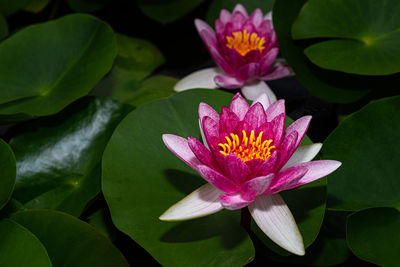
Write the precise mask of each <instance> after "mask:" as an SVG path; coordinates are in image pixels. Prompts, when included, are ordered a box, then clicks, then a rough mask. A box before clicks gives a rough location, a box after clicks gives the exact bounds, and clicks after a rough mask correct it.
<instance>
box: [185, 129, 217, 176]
mask: <svg viewBox="0 0 400 267" xmlns="http://www.w3.org/2000/svg"><path fill="white" fill-rule="evenodd" d="M188 145H189V147H190V149H191V150H192V152H193V154H194V155H195V156H196V158H197V159H198V160H200V161H201V163H202V164H204V165H207V166H209V167H211V168H213V167H214V163H213V157H212V154H211V152H210V150H208V149H207V148H206V147H205V146H204V145H203V144H202V143H201V142H200V141H199V140H197V139H196V138H194V137H191V136H189V137H188Z"/></svg>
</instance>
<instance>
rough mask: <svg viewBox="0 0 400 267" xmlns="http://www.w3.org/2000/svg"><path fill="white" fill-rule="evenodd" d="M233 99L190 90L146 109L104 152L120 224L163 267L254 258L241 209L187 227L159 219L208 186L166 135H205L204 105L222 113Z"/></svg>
mask: <svg viewBox="0 0 400 267" xmlns="http://www.w3.org/2000/svg"><path fill="white" fill-rule="evenodd" d="M232 97H233V95H232V94H228V93H225V92H221V91H216V90H189V91H185V92H183V93H180V94H177V95H174V96H172V97H170V98H167V99H161V100H156V101H154V102H151V103H148V104H145V105H143V106H141V107H139V108H138V109H136V110H135V111H133V112H132V113H130V114H129V115H128V116H127V117H126V118H125V119H124V120H123V121H122V122H121V123H120V125H119V126H118V127H117V129H116V130H115V133H114V134H113V136H112V138H111V140H110V142H109V144H108V145H107V148H106V150H105V152H104V156H103V180H102V189H103V193H104V196H105V198H106V201H107V203H108V205H109V208H110V211H111V216H112V219H113V222H114V223H115V225H116V227H117V228H118V229H120V230H121V231H123V232H124V233H126V234H128V235H129V236H130V237H131V238H133V239H134V240H135V241H136V242H137V243H138V244H139V245H141V246H142V247H143V248H145V249H146V250H147V251H148V252H149V253H150V254H151V255H152V256H153V257H154V258H155V259H156V260H157V261H159V262H160V263H161V264H162V265H164V266H243V265H244V264H246V263H247V262H248V261H249V260H251V259H252V257H253V256H254V248H253V246H252V243H251V240H250V239H249V237H248V236H247V234H246V232H245V231H244V230H243V228H241V227H240V225H239V224H240V218H239V217H240V214H239V213H238V212H232V211H221V212H219V213H217V214H214V215H211V216H207V217H205V218H202V219H197V220H192V221H187V222H181V223H169V222H162V221H160V220H159V219H158V217H159V216H160V215H161V214H162V213H163V212H164V211H165V210H166V209H167V208H169V207H170V206H171V205H172V204H174V203H175V202H177V201H178V200H180V199H181V198H183V197H184V196H186V195H187V194H188V193H190V192H191V191H193V190H195V189H197V188H198V187H199V186H200V185H201V184H203V183H204V181H203V179H202V178H201V177H200V176H198V175H197V174H196V173H195V172H194V171H193V170H192V169H191V168H189V167H188V166H186V165H185V164H184V163H183V162H182V161H180V160H179V159H178V158H177V157H175V156H174V155H173V154H172V153H171V152H170V151H169V150H168V149H167V148H166V147H165V145H164V144H163V142H162V140H161V135H162V134H163V133H173V134H178V135H180V136H184V137H187V136H194V137H197V138H200V132H199V126H198V113H197V109H198V105H199V103H200V102H201V101H203V102H207V103H208V104H210V105H211V106H213V107H214V108H216V109H217V110H218V111H220V110H221V107H222V106H227V105H229V103H230V100H231V98H232Z"/></svg>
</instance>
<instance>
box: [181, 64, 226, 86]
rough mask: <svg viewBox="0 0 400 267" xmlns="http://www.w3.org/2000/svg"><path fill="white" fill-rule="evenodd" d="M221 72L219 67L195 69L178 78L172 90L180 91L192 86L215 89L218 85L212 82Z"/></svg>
mask: <svg viewBox="0 0 400 267" xmlns="http://www.w3.org/2000/svg"><path fill="white" fill-rule="evenodd" d="M221 73H222V71H221V70H220V69H219V68H207V69H203V70H199V71H195V72H193V73H191V74H189V75H188V76H186V77H184V78H183V79H181V80H179V82H177V83H176V84H175V86H174V90H175V91H176V92H181V91H185V90H188V89H193V88H209V89H217V88H218V85H217V84H216V83H215V82H214V77H215V76H217V75H220V74H221Z"/></svg>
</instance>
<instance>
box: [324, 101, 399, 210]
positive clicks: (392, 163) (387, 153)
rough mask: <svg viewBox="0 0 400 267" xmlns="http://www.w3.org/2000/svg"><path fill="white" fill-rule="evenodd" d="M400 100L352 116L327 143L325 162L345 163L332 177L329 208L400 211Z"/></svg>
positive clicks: (329, 186)
mask: <svg viewBox="0 0 400 267" xmlns="http://www.w3.org/2000/svg"><path fill="white" fill-rule="evenodd" d="M399 106H400V97H392V98H386V99H382V100H378V101H374V102H372V103H370V104H368V105H367V106H365V107H364V108H363V109H361V110H360V111H358V112H356V113H353V114H352V115H350V116H348V117H347V118H346V119H344V120H343V122H342V123H341V124H340V125H339V126H338V127H337V128H336V129H335V130H334V131H333V132H332V133H331V135H330V136H329V137H328V138H327V139H326V141H325V142H324V146H323V147H322V155H323V158H325V159H335V160H339V161H341V162H342V163H343V164H342V166H341V167H340V168H339V169H338V170H337V171H335V172H334V173H333V174H331V175H330V176H329V179H328V194H329V195H328V196H329V198H328V207H330V208H333V209H344V210H359V209H364V208H368V207H378V206H393V207H400V180H399V172H400V165H399V164H398V163H399V162H400V154H399V153H398V149H397V148H398V147H399V146H400V140H399V132H400V113H399V112H398V109H399Z"/></svg>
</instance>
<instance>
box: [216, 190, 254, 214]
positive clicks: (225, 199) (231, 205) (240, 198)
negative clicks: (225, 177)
mask: <svg viewBox="0 0 400 267" xmlns="http://www.w3.org/2000/svg"><path fill="white" fill-rule="evenodd" d="M219 200H220V202H221V204H222V206H224V208H225V209H228V210H237V209H241V208H244V207H247V206H248V205H249V204H250V203H251V202H253V201H254V197H253V196H248V195H246V194H244V193H242V192H236V193H230V194H224V195H220V196H219Z"/></svg>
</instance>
